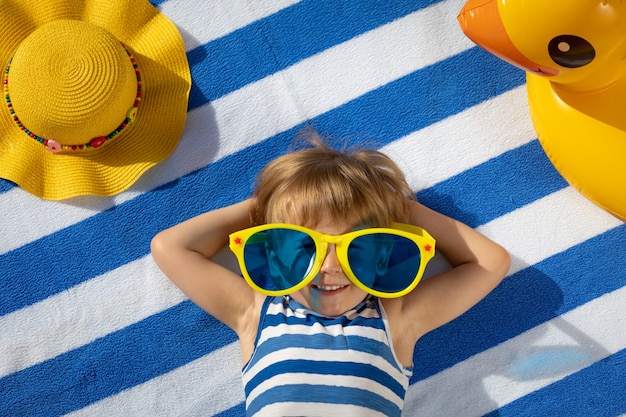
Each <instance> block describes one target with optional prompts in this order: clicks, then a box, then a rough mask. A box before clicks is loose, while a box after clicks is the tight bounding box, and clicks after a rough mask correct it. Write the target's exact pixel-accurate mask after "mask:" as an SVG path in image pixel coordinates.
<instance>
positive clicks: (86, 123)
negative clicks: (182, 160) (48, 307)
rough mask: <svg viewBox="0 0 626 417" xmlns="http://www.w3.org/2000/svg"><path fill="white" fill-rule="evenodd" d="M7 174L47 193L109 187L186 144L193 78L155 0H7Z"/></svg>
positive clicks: (1, 174)
mask: <svg viewBox="0 0 626 417" xmlns="http://www.w3.org/2000/svg"><path fill="white" fill-rule="evenodd" d="M0 24H1V25H2V32H3V34H2V37H1V39H0V62H2V63H4V67H3V68H4V71H3V74H2V81H3V89H4V90H3V92H4V96H5V101H6V104H4V103H3V104H0V107H2V109H0V178H5V179H8V180H10V181H13V182H15V183H17V184H18V185H19V186H20V187H22V188H23V189H25V190H27V191H28V192H30V193H32V194H34V195H36V196H38V197H42V198H45V199H50V200H59V199H64V198H69V197H73V196H77V195H84V194H94V195H102V196H108V195H113V194H117V193H119V192H121V191H123V190H125V189H127V188H128V187H130V186H131V185H132V184H133V183H134V182H135V181H136V180H137V179H138V178H139V177H140V176H141V175H142V174H143V173H144V172H145V171H146V170H148V169H149V168H151V167H152V166H154V165H155V164H157V163H158V162H160V161H162V160H163V159H165V158H166V157H167V156H168V155H170V154H171V153H172V151H173V150H174V149H175V148H176V145H177V143H178V140H179V139H180V137H181V135H182V132H183V128H184V125H185V118H186V116H187V102H188V98H189V90H190V87H191V75H190V72H189V64H188V62H187V56H186V54H185V48H184V45H183V41H182V39H181V36H180V33H179V32H178V30H177V28H176V27H175V26H174V24H173V23H172V22H171V21H170V20H168V19H167V18H166V17H165V16H164V15H163V14H161V13H160V12H159V11H158V10H157V9H156V8H155V7H154V6H152V5H151V4H150V3H149V2H148V1H147V0H45V1H42V0H0Z"/></svg>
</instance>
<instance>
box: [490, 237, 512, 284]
mask: <svg viewBox="0 0 626 417" xmlns="http://www.w3.org/2000/svg"><path fill="white" fill-rule="evenodd" d="M510 268H511V255H510V254H509V252H508V251H507V250H506V249H504V248H503V247H502V246H499V245H498V246H497V248H496V249H494V253H493V254H492V261H491V265H490V268H489V269H490V270H491V271H492V274H493V277H494V279H495V280H497V282H500V281H502V280H503V279H504V277H506V275H507V274H508V273H509V269H510Z"/></svg>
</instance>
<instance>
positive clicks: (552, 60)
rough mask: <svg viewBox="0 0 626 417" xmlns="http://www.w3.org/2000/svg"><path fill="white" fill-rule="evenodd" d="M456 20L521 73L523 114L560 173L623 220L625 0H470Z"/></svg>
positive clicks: (625, 208) (625, 181)
mask: <svg viewBox="0 0 626 417" xmlns="http://www.w3.org/2000/svg"><path fill="white" fill-rule="evenodd" d="M458 21H459V23H460V25H461V29H462V30H463V32H464V33H465V35H466V36H467V37H468V38H470V39H471V40H472V41H473V42H475V43H476V44H477V45H479V46H480V47H482V48H484V49H485V50H487V51H489V52H490V53H492V54H494V55H495V56H497V57H499V58H501V59H503V60H505V61H507V62H509V63H511V64H513V65H515V66H517V67H519V68H522V69H523V70H525V71H526V72H527V75H526V87H527V92H528V103H529V107H530V115H531V118H532V121H533V124H534V127H535V130H536V131H537V136H538V138H539V141H540V142H541V145H542V146H543V149H544V150H545V152H546V154H547V155H548V157H549V158H550V160H551V162H552V164H553V165H554V166H555V167H556V169H557V170H558V171H559V172H560V173H561V175H562V176H563V177H564V178H565V179H566V180H567V181H568V182H569V183H570V184H571V185H572V186H573V187H574V188H575V189H577V190H578V191H579V192H580V193H581V194H583V195H584V196H586V197H587V198H588V199H589V200H591V201H593V202H594V203H596V204H597V205H599V206H600V207H602V208H604V209H605V210H607V211H608V212H610V213H612V214H613V215H615V216H617V217H618V218H620V219H621V220H623V221H626V0H550V1H546V0H469V1H468V2H467V3H466V4H465V6H464V7H463V9H462V10H461V12H460V13H459V15H458Z"/></svg>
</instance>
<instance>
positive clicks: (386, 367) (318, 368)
mask: <svg viewBox="0 0 626 417" xmlns="http://www.w3.org/2000/svg"><path fill="white" fill-rule="evenodd" d="M411 375H412V370H411V369H407V368H405V367H403V366H402V365H401V364H400V362H399V361H398V360H397V358H396V357H395V355H394V353H393V350H392V348H391V337H390V334H389V326H388V324H387V319H386V316H385V313H384V310H383V309H382V306H381V304H380V302H379V300H378V299H377V298H368V299H366V300H365V301H363V302H362V303H361V304H359V305H358V306H357V307H356V308H355V309H353V310H350V311H348V312H347V313H345V314H344V315H342V316H340V317H334V318H328V317H324V316H321V315H319V314H317V313H315V312H313V311H311V310H308V309H306V308H305V307H303V306H302V305H301V304H299V303H298V302H296V301H295V300H293V299H291V298H289V297H268V298H267V300H266V301H265V303H264V305H263V310H262V311H261V321H260V323H259V330H258V333H257V340H256V341H255V350H254V353H253V354H252V358H251V359H250V361H249V362H248V363H247V364H246V365H245V366H244V368H243V383H244V388H245V393H246V413H247V415H248V416H256V417H261V416H271V417H276V416H342V417H351V416H355V417H357V416H358V417H364V416H398V417H400V414H401V411H402V405H403V403H404V395H405V393H406V389H407V387H408V385H409V377H410V376H411Z"/></svg>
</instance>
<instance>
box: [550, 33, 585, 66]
mask: <svg viewBox="0 0 626 417" xmlns="http://www.w3.org/2000/svg"><path fill="white" fill-rule="evenodd" d="M548 53H549V54H550V58H552V60H553V61H554V62H556V63H557V64H559V65H560V66H562V67H566V68H578V67H582V66H585V65H587V64H588V63H590V62H591V61H593V59H594V58H595V56H596V51H595V49H593V46H592V45H591V44H590V43H589V42H587V41H586V40H584V39H583V38H581V37H578V36H574V35H560V36H557V37H555V38H553V39H552V40H551V41H550V43H549V44H548Z"/></svg>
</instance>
